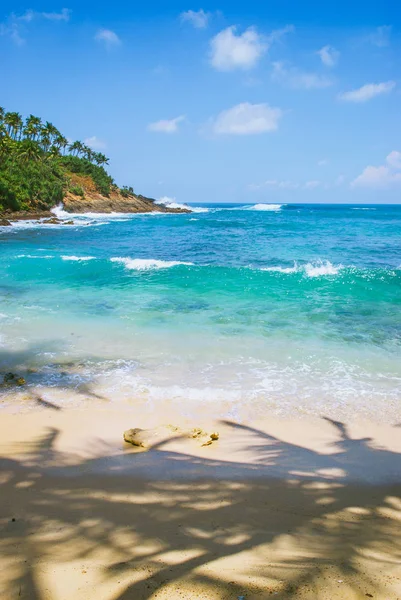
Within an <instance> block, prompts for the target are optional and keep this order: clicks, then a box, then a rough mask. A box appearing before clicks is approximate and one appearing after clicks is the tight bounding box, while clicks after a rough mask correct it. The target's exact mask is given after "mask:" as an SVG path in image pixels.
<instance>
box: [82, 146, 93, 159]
mask: <svg viewBox="0 0 401 600" xmlns="http://www.w3.org/2000/svg"><path fill="white" fill-rule="evenodd" d="M82 154H83V155H84V158H86V160H89V162H92V160H93V158H94V155H95V152H93V150H92V149H91V148H89V146H86V145H85V144H83V149H82Z"/></svg>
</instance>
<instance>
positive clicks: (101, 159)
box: [94, 152, 110, 166]
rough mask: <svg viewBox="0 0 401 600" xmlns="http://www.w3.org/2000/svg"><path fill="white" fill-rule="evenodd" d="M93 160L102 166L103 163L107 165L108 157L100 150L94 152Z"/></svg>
mask: <svg viewBox="0 0 401 600" xmlns="http://www.w3.org/2000/svg"><path fill="white" fill-rule="evenodd" d="M94 160H95V162H96V164H97V165H99V166H103V165H108V164H109V160H110V159H109V158H107V156H105V155H104V154H102V153H101V152H95V155H94Z"/></svg>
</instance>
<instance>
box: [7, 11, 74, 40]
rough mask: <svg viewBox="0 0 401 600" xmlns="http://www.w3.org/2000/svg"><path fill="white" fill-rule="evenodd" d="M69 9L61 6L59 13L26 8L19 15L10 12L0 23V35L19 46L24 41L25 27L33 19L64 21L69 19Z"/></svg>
mask: <svg viewBox="0 0 401 600" xmlns="http://www.w3.org/2000/svg"><path fill="white" fill-rule="evenodd" d="M70 16H71V10H69V9H68V8H63V9H62V10H61V12H59V13H46V12H37V11H34V10H31V9H30V10H26V11H25V12H24V13H22V14H21V15H17V14H15V13H12V14H11V15H9V16H8V18H7V19H6V20H5V21H4V22H3V23H0V35H3V36H8V37H9V38H11V40H12V41H13V42H14V43H15V44H17V45H18V46H21V45H22V44H24V43H25V38H24V37H23V34H24V30H25V27H26V26H27V25H28V24H29V23H31V22H32V21H34V20H38V19H46V20H48V21H64V22H67V21H69V20H70Z"/></svg>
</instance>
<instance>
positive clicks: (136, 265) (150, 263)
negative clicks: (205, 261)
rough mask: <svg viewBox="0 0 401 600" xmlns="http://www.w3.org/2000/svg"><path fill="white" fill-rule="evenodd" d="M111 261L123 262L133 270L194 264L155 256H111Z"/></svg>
mask: <svg viewBox="0 0 401 600" xmlns="http://www.w3.org/2000/svg"><path fill="white" fill-rule="evenodd" d="M110 261H111V262H115V263H121V264H123V265H124V266H125V267H126V268H127V269H130V270H133V271H150V270H153V269H169V268H170V267H177V266H178V265H193V263H191V262H181V261H179V260H156V259H154V258H123V257H119V256H117V257H114V258H110Z"/></svg>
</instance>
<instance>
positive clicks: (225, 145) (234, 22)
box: [0, 0, 401, 203]
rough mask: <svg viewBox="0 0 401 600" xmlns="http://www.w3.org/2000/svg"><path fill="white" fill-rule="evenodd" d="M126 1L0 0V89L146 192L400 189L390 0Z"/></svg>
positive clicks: (364, 194) (324, 197)
mask: <svg viewBox="0 0 401 600" xmlns="http://www.w3.org/2000/svg"><path fill="white" fill-rule="evenodd" d="M66 1H67V0H66ZM127 6H128V5H127V3H126V2H124V3H122V2H113V3H101V2H96V3H95V2H90V3H88V2H85V3H82V2H81V3H78V2H70V3H66V4H65V5H54V4H49V3H41V4H36V3H33V4H29V5H26V4H21V3H19V4H16V3H15V2H12V3H11V2H3V3H2V9H1V11H2V14H1V15H0V21H1V25H0V61H1V65H2V66H1V73H2V76H1V82H0V91H1V95H0V104H1V105H2V106H4V107H5V108H6V109H7V110H17V111H19V112H21V113H22V114H23V115H27V114H29V113H33V114H36V115H38V116H41V117H42V118H43V119H45V120H49V121H51V122H53V123H54V124H55V125H56V126H57V127H58V128H59V129H60V130H61V131H62V132H63V133H64V134H65V135H67V136H68V137H69V138H71V139H80V140H87V141H88V142H87V143H89V144H92V145H93V147H95V148H96V149H99V150H101V151H103V152H104V153H105V154H107V155H108V156H109V157H110V159H111V160H110V172H111V174H112V175H113V177H115V179H116V180H117V182H118V183H119V184H120V185H123V184H127V185H133V187H134V188H135V190H136V191H138V192H140V193H143V194H145V195H150V196H152V197H156V198H159V197H162V196H169V197H175V198H176V199H177V201H179V202H202V201H203V202H274V203H275V202H363V203H364V202H366V203H368V202H383V203H387V202H388V203H390V202H400V201H401V77H400V75H401V61H400V57H401V52H400V50H401V35H400V33H401V11H399V10H398V9H396V3H395V2H394V1H392V2H386V1H383V2H377V0H376V1H375V2H358V1H353V2H349V1H348V2H347V3H346V2H342V1H340V2H337V3H332V4H328V3H321V2H303V3H300V2H294V1H292V2H290V1H283V0H281V1H280V2H279V1H270V2H263V3H262V2H252V1H249V2H246V3H244V2H241V3H240V2H230V3H228V2H221V3H220V4H219V5H213V4H207V5H206V4H200V5H192V4H188V3H182V2H169V3H165V4H164V3H155V2H149V3H131V6H130V7H127Z"/></svg>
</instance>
